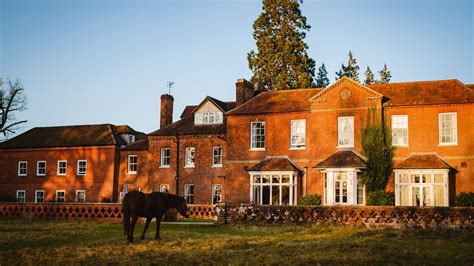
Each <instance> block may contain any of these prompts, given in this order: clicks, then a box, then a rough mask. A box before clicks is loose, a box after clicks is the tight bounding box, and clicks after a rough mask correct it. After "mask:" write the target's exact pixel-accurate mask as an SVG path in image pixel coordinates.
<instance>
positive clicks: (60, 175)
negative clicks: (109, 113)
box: [0, 124, 146, 202]
mask: <svg viewBox="0 0 474 266" xmlns="http://www.w3.org/2000/svg"><path fill="white" fill-rule="evenodd" d="M144 137H146V136H145V135H144V134H143V133H140V132H136V131H134V130H133V129H131V128H130V127H128V126H114V125H110V124H102V125H84V126H61V127H41V128H33V129H31V130H29V131H27V132H25V133H23V134H21V135H18V136H16V137H14V138H12V139H10V140H8V141H6V142H3V143H0V198H1V199H2V200H4V201H5V200H7V201H15V200H17V201H20V202H44V201H59V202H61V201H77V202H98V201H113V200H114V199H115V200H116V199H117V192H118V190H117V183H118V177H119V166H120V164H119V156H120V153H119V149H120V147H124V146H126V145H127V143H129V142H133V141H135V139H140V138H144Z"/></svg>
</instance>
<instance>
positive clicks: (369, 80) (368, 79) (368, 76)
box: [364, 66, 377, 85]
mask: <svg viewBox="0 0 474 266" xmlns="http://www.w3.org/2000/svg"><path fill="white" fill-rule="evenodd" d="M375 83H377V81H376V80H375V79H374V73H372V70H371V69H370V67H369V66H367V69H366V70H365V80H364V84H366V85H370V84H375Z"/></svg>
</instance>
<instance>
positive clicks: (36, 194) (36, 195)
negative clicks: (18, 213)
mask: <svg viewBox="0 0 474 266" xmlns="http://www.w3.org/2000/svg"><path fill="white" fill-rule="evenodd" d="M38 192H42V193H43V197H42V198H41V199H42V201H38V198H39V197H38ZM44 196H45V195H44V190H43V189H39V190H35V203H43V202H44Z"/></svg>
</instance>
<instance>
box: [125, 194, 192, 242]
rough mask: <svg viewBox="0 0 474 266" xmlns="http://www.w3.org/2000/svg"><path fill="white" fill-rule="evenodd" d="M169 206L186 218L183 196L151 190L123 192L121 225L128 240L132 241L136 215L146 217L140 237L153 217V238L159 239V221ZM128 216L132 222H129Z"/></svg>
mask: <svg viewBox="0 0 474 266" xmlns="http://www.w3.org/2000/svg"><path fill="white" fill-rule="evenodd" d="M171 208H176V209H177V210H178V212H179V213H180V214H181V215H182V216H184V217H186V218H188V217H189V215H188V214H187V211H188V206H186V201H185V200H184V198H183V197H179V196H176V195H172V194H168V193H162V192H153V193H150V194H145V193H142V192H140V191H130V192H128V193H127V194H125V197H124V198H123V201H122V214H123V227H124V230H125V235H126V236H127V239H128V241H129V242H133V230H134V229H135V224H136V223H137V220H138V217H146V223H145V228H144V229H143V233H142V236H141V238H140V239H144V238H145V232H146V230H147V229H148V226H150V222H151V220H152V219H153V218H156V235H155V240H158V239H160V223H161V218H162V217H163V214H164V213H165V212H166V211H167V210H168V209H171ZM130 217H131V218H132V222H131V223H130Z"/></svg>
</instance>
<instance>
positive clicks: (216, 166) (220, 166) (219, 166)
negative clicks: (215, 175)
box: [211, 164, 224, 168]
mask: <svg viewBox="0 0 474 266" xmlns="http://www.w3.org/2000/svg"><path fill="white" fill-rule="evenodd" d="M211 167H212V168H222V167H224V165H222V164H215V165H213V166H211Z"/></svg>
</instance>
